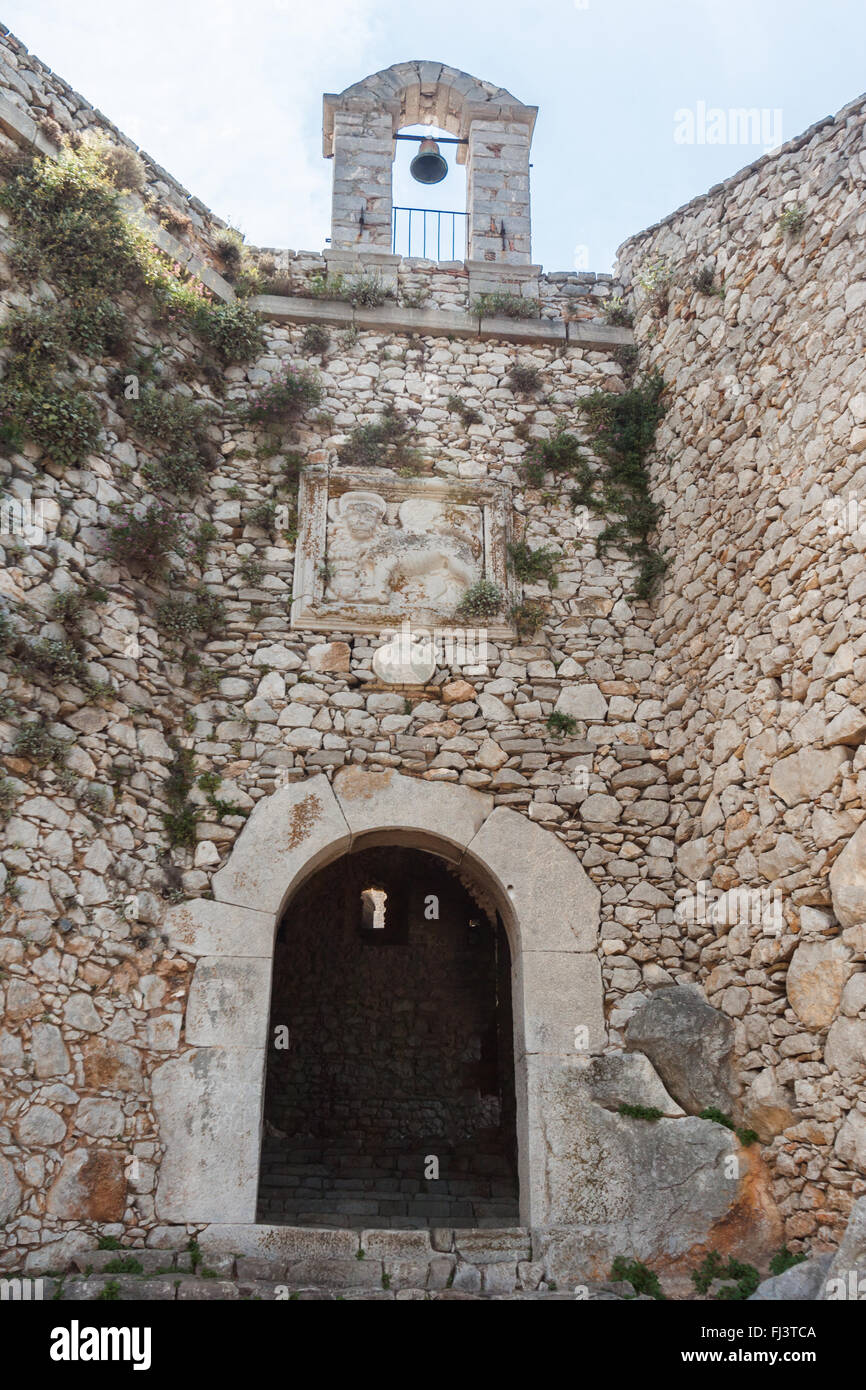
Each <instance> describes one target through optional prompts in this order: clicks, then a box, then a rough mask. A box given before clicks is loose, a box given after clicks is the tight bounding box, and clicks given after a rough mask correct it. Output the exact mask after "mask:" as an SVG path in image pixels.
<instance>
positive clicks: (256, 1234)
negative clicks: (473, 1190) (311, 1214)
mask: <svg viewBox="0 0 866 1390" xmlns="http://www.w3.org/2000/svg"><path fill="white" fill-rule="evenodd" d="M194 1261H195V1265H194ZM582 1287H585V1288H586V1290H587V1292H586V1293H583V1294H580V1295H576V1294H575V1290H574V1289H573V1288H571V1289H568V1290H557V1289H556V1288H555V1286H554V1284H553V1282H552V1281H551V1280H550V1279H549V1278H548V1277H547V1275H546V1269H545V1264H544V1261H543V1260H542V1259H538V1258H536V1259H533V1238H532V1235H531V1233H530V1231H528V1230H527V1229H526V1228H524V1227H520V1226H515V1227H504V1228H503V1227H496V1228H478V1227H473V1228H470V1229H461V1228H454V1227H436V1228H433V1229H432V1230H431V1229H425V1230H392V1229H386V1228H375V1229H371V1228H367V1229H363V1230H354V1231H350V1230H345V1229H329V1228H323V1227H319V1228H317V1227H291V1226H273V1225H272V1226H209V1227H207V1228H205V1230H203V1231H202V1232H200V1234H199V1236H198V1248H197V1249H196V1250H195V1254H193V1252H192V1251H190V1250H189V1249H183V1250H171V1249H166V1250H162V1249H159V1250H157V1249H150V1248H142V1249H137V1248H132V1247H127V1248H124V1249H122V1250H85V1251H83V1252H81V1253H79V1254H78V1255H76V1256H75V1258H74V1259H72V1260H71V1261H70V1262H69V1266H68V1268H67V1270H65V1271H52V1272H51V1275H50V1276H46V1278H45V1291H44V1293H43V1297H44V1298H53V1297H56V1298H57V1299H58V1300H59V1301H61V1302H68V1301H75V1300H83V1301H92V1300H106V1301H108V1300H111V1299H113V1298H117V1299H118V1300H120V1301H134V1300H152V1299H169V1300H170V1299H177V1300H181V1301H184V1300H187V1299H220V1298H225V1299H275V1300H284V1299H298V1298H300V1299H315V1298H320V1299H336V1298H352V1299H355V1298H370V1299H393V1298H399V1299H401V1300H405V1299H432V1298H469V1297H473V1298H474V1297H478V1298H538V1297H553V1296H561V1297H568V1298H571V1299H574V1298H575V1297H576V1296H580V1297H593V1298H595V1297H599V1298H601V1297H605V1298H614V1297H617V1298H619V1297H623V1296H624V1293H628V1292H630V1290H629V1289H628V1288H627V1286H624V1285H623V1286H613V1285H611V1286H608V1285H606V1284H600V1283H597V1282H593V1283H590V1284H587V1285H585V1286H582Z"/></svg>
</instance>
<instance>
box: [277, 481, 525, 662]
mask: <svg viewBox="0 0 866 1390" xmlns="http://www.w3.org/2000/svg"><path fill="white" fill-rule="evenodd" d="M298 510H299V531H298V543H297V550H296V553H295V580H294V594H293V600H292V627H293V628H296V629H298V630H301V631H303V630H310V629H312V630H315V631H317V632H328V631H345V630H352V631H357V632H381V631H382V630H383V629H386V628H390V627H394V626H395V625H397V624H400V623H402V622H404V621H405V620H408V621H409V622H410V623H412V624H414V625H415V626H420V627H425V628H434V627H436V628H441V627H444V626H447V625H449V624H450V625H452V626H454V625H459V624H461V623H462V624H463V625H464V626H465V625H466V624H467V623H469V622H471V621H473V620H471V619H466V618H464V619H459V618H456V617H455V609H456V608H457V605H458V604H459V603H460V600H461V599H462V597H463V595H464V594H465V593H466V591H467V589H469V588H470V587H471V585H473V584H475V583H477V581H478V580H479V579H487V580H489V581H490V582H491V583H493V584H495V585H496V586H497V588H498V589H499V590H500V591H501V593H502V595H503V612H502V615H501V616H499V617H497V618H495V619H489V620H487V621H486V622H484V624H483V625H484V627H485V628H486V630H487V632H488V633H489V634H490V635H491V636H492V637H496V636H500V637H504V636H510V635H511V634H512V631H513V630H512V628H511V627H510V626H509V624H508V621H507V618H506V616H505V614H506V612H507V609H508V607H509V605H510V603H511V602H512V601H513V597H512V595H511V594H510V592H509V581H508V576H507V571H506V558H507V554H508V542H509V539H510V536H511V529H510V523H511V496H510V492H509V490H508V488H507V487H505V486H503V485H502V484H500V483H492V482H488V481H486V480H481V479H472V480H471V481H465V482H463V481H457V480H453V479H450V478H441V477H429V476H428V477H415V478H401V477H399V476H398V475H396V474H395V473H393V472H391V471H390V470H388V469H378V468H370V469H357V470H348V469H342V468H341V469H336V468H334V469H329V468H327V467H326V466H324V465H321V466H318V465H317V466H315V467H311V468H306V469H305V470H304V472H303V474H302V476H301V488H300V496H299V499H298ZM475 621H476V622H477V623H478V624H479V625H480V620H475Z"/></svg>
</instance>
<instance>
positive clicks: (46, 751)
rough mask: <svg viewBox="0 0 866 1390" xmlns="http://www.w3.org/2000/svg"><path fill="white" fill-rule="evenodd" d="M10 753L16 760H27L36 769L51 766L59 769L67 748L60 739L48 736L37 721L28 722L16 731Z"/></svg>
mask: <svg viewBox="0 0 866 1390" xmlns="http://www.w3.org/2000/svg"><path fill="white" fill-rule="evenodd" d="M12 751H13V753H14V754H15V756H16V757H18V758H29V759H30V761H31V762H33V763H35V764H36V766H37V767H48V766H49V765H51V764H53V765H54V766H56V767H59V766H62V764H63V761H64V759H65V757H66V752H67V746H66V744H65V743H64V742H63V740H62V739H59V738H55V737H54V735H53V734H49V732H48V730H47V729H46V728H45V726H44V724H42V723H41V722H40V721H39V720H28V722H27V723H26V724H22V725H21V728H20V729H19V730H18V733H17V735H16V737H15V743H14V744H13V749H12Z"/></svg>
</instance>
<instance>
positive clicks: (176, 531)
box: [106, 502, 185, 575]
mask: <svg viewBox="0 0 866 1390" xmlns="http://www.w3.org/2000/svg"><path fill="white" fill-rule="evenodd" d="M184 534H185V524H184V520H183V518H182V517H180V516H178V514H177V512H176V511H175V510H174V509H173V508H171V507H167V506H164V505H162V504H161V503H158V502H152V503H151V504H150V505H149V506H148V507H143V506H142V505H141V504H132V505H131V504H117V505H116V506H115V507H114V523H113V524H112V525H110V526H109V527H108V528H107V535H106V550H107V552H108V554H109V555H110V556H111V558H112V559H113V560H116V561H117V562H118V563H119V564H123V565H126V566H128V567H131V568H133V569H138V570H141V572H142V573H143V574H145V575H154V574H156V572H157V571H158V570H159V569H161V568H162V567H163V564H164V561H165V558H166V556H167V555H168V554H169V552H170V551H172V550H174V548H175V546H177V545H178V544H179V543H180V542H181V538H182V537H183V536H184Z"/></svg>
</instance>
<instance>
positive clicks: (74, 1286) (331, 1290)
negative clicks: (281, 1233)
mask: <svg viewBox="0 0 866 1390" xmlns="http://www.w3.org/2000/svg"><path fill="white" fill-rule="evenodd" d="M106 1291H107V1292H106ZM632 1292H633V1291H632V1289H631V1285H629V1284H622V1283H619V1284H614V1283H607V1284H600V1283H592V1284H588V1285H586V1286H585V1289H584V1291H583V1292H581V1294H580V1298H581V1300H582V1301H598V1300H605V1301H608V1300H610V1301H616V1300H621V1299H623V1298H625V1297H630V1296H631V1295H632ZM44 1297H45V1298H46V1299H54V1298H56V1299H57V1300H58V1301H59V1302H61V1303H72V1302H97V1301H99V1302H101V1301H103V1300H105V1301H112V1302H120V1303H132V1302H143V1301H145V1302H154V1301H158V1302H170V1301H177V1302H180V1303H184V1302H193V1301H194V1302H202V1301H205V1300H217V1301H219V1300H235V1301H245V1300H246V1301H263V1302H267V1301H277V1302H281V1301H293V1300H298V1301H300V1302H312V1301H325V1302H334V1301H338V1300H346V1301H358V1300H362V1301H370V1302H398V1303H401V1302H432V1301H434V1300H444V1301H452V1302H453V1301H458V1300H459V1301H463V1300H467V1299H468V1300H479V1301H480V1300H492V1301H499V1302H501V1301H514V1302H516V1301H520V1302H538V1301H540V1300H542V1299H545V1300H552V1301H554V1302H555V1301H559V1302H564V1301H567V1302H574V1301H575V1300H576V1298H577V1297H578V1296H577V1295H576V1294H575V1292H574V1291H573V1290H558V1289H552V1288H549V1287H544V1288H536V1289H513V1290H510V1291H507V1292H496V1291H495V1289H493V1288H487V1289H484V1288H481V1287H479V1288H478V1289H475V1290H474V1291H473V1290H469V1289H465V1288H458V1287H456V1284H455V1285H454V1286H451V1287H445V1288H428V1287H419V1288H416V1287H413V1286H411V1285H405V1286H403V1287H399V1288H398V1287H394V1286H393V1285H390V1286H389V1287H387V1288H385V1287H383V1286H382V1285H381V1284H380V1286H379V1287H378V1288H377V1287H375V1285H374V1284H372V1283H371V1284H370V1285H368V1286H365V1285H363V1284H352V1285H342V1286H341V1285H334V1286H330V1285H326V1284H322V1285H319V1286H312V1285H304V1286H300V1287H297V1286H294V1287H293V1286H292V1285H291V1284H284V1283H283V1284H278V1283H274V1282H273V1281H271V1280H265V1279H211V1278H202V1277H198V1276H190V1275H186V1276H185V1277H177V1278H174V1279H172V1278H167V1277H163V1276H150V1277H148V1276H146V1275H109V1274H101V1275H100V1274H93V1275H90V1276H89V1277H88V1278H80V1277H70V1278H68V1279H65V1280H63V1281H61V1280H59V1279H46V1281H45V1286H44Z"/></svg>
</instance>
